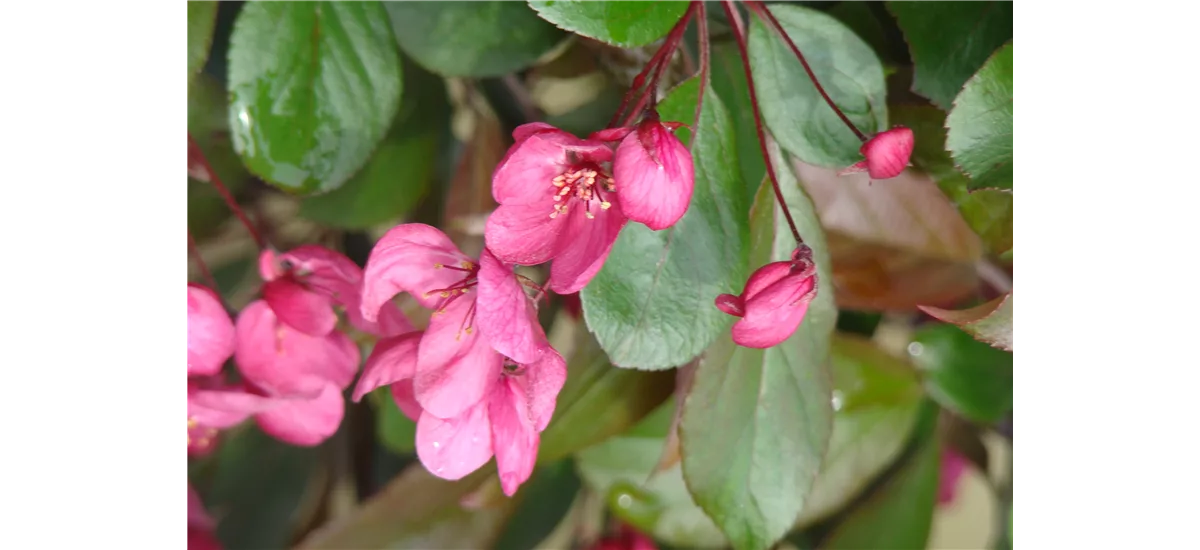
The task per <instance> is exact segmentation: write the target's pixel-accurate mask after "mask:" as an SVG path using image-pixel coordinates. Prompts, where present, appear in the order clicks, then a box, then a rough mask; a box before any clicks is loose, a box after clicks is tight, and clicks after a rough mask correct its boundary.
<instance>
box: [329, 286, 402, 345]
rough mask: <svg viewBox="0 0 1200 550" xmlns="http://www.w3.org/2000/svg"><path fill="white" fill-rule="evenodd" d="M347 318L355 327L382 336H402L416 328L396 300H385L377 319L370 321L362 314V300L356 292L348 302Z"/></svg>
mask: <svg viewBox="0 0 1200 550" xmlns="http://www.w3.org/2000/svg"><path fill="white" fill-rule="evenodd" d="M346 319H348V320H349V321H350V324H351V325H352V326H354V328H356V329H358V330H361V331H363V332H365V333H367V334H372V335H375V336H378V337H380V338H391V337H393V336H400V335H401V334H405V333H409V332H412V331H414V330H416V328H415V327H413V324H412V322H411V321H409V320H408V317H407V316H406V315H404V312H403V311H401V310H400V306H398V305H396V304H395V303H394V302H390V301H388V302H384V303H383V306H381V307H380V308H379V313H378V315H377V317H376V318H375V321H368V320H366V318H364V317H363V315H362V300H361V299H360V297H359V295H358V294H357V293H356V294H355V295H354V297H353V298H352V299H350V300H347V302H346Z"/></svg>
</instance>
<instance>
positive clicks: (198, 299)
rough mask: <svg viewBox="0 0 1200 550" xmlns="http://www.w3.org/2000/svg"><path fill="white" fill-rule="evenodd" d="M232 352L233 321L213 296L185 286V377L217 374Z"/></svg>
mask: <svg viewBox="0 0 1200 550" xmlns="http://www.w3.org/2000/svg"><path fill="white" fill-rule="evenodd" d="M233 350H234V330H233V321H232V320H231V319H230V318H229V313H227V312H226V311H225V306H223V305H221V300H220V299H219V298H217V295H216V293H214V292H213V291H212V290H209V289H208V288H205V287H203V286H200V285H196V284H188V376H209V375H213V374H216V373H218V372H220V371H221V365H223V364H224V363H225V361H227V360H229V357H230V356H231V355H233Z"/></svg>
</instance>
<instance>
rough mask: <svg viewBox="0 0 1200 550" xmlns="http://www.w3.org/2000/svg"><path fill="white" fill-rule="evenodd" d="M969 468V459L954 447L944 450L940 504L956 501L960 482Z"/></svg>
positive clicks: (939, 482)
mask: <svg viewBox="0 0 1200 550" xmlns="http://www.w3.org/2000/svg"><path fill="white" fill-rule="evenodd" d="M966 470H967V459H966V458H964V457H963V456H962V455H961V454H958V453H957V452H956V451H954V449H950V448H947V449H946V450H945V451H943V452H942V466H941V469H940V470H939V476H938V505H939V506H944V505H947V504H950V503H952V502H954V497H955V495H956V493H957V492H958V482H959V480H960V479H962V476H963V474H964V473H966Z"/></svg>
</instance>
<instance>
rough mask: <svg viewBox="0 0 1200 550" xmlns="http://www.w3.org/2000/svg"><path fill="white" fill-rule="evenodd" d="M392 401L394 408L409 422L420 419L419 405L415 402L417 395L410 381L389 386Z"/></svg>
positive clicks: (401, 381)
mask: <svg viewBox="0 0 1200 550" xmlns="http://www.w3.org/2000/svg"><path fill="white" fill-rule="evenodd" d="M390 389H391V390H392V401H394V402H395V403H396V407H398V408H399V409H400V412H402V413H404V416H407V417H408V419H409V420H412V421H413V422H416V421H417V419H419V418H421V412H422V411H423V409H421V404H420V403H418V402H417V394H416V392H414V391H413V381H412V379H408V380H400V381H398V382H394V383H393V384H392V385H391V388H390Z"/></svg>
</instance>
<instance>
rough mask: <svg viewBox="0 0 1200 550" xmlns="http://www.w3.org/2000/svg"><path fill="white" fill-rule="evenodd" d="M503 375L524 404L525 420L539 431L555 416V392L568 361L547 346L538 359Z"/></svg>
mask: <svg viewBox="0 0 1200 550" xmlns="http://www.w3.org/2000/svg"><path fill="white" fill-rule="evenodd" d="M505 378H506V379H507V381H508V386H509V388H511V389H512V391H515V392H518V393H519V394H520V397H521V402H522V403H524V406H525V407H526V408H525V410H524V412H522V416H523V418H524V421H525V422H527V423H528V424H529V425H530V426H532V427H533V428H534V429H535V430H537V431H538V432H541V431H542V430H545V429H546V426H547V425H548V424H550V419H551V418H552V417H553V416H554V406H555V403H556V402H557V400H558V392H560V391H562V388H563V384H565V383H566V382H567V362H566V361H565V360H563V357H562V355H560V354H559V353H558V351H556V350H555V349H554V348H552V347H549V346H546V347H545V348H544V350H543V353H542V356H541V357H540V358H538V360H537V361H535V362H532V363H529V364H527V365H525V366H524V368H523V370H522V371H521V372H520V373H519V374H515V375H507V376H506V377H505Z"/></svg>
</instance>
